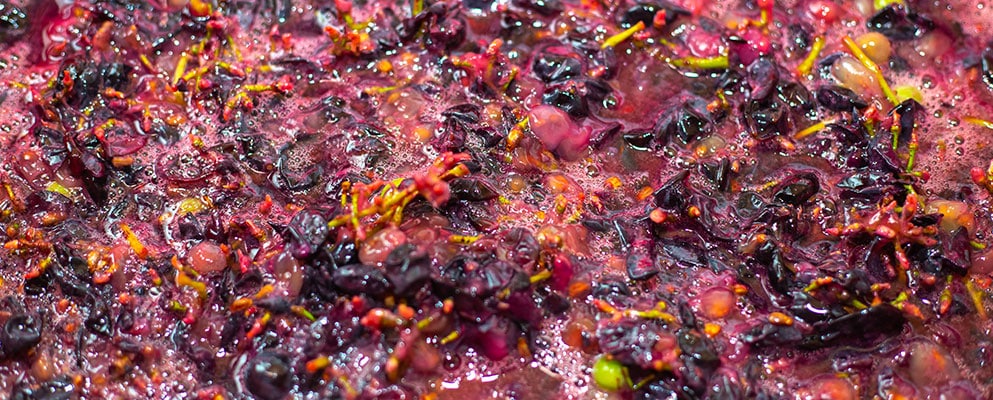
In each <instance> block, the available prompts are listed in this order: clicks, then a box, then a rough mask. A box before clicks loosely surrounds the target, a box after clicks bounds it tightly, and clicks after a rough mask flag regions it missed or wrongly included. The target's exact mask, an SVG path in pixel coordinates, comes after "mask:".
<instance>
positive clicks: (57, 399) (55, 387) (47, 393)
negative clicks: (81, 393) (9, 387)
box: [10, 377, 74, 400]
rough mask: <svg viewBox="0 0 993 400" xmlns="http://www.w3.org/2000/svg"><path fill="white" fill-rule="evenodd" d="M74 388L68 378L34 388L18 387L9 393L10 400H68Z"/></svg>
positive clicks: (61, 378)
mask: <svg viewBox="0 0 993 400" xmlns="http://www.w3.org/2000/svg"><path fill="white" fill-rule="evenodd" d="M73 389H74V386H73V384H72V381H71V380H70V378H69V377H57V378H54V379H52V380H49V381H46V382H43V383H42V384H40V385H38V386H37V387H35V388H31V387H18V388H15V389H14V391H13V393H11V397H10V399H11V400H69V399H72V398H73Z"/></svg>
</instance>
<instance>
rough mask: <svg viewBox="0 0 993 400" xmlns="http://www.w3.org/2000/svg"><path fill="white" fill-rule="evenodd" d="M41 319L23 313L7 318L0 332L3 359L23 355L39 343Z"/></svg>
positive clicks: (0, 348) (0, 347)
mask: <svg viewBox="0 0 993 400" xmlns="http://www.w3.org/2000/svg"><path fill="white" fill-rule="evenodd" d="M41 333H42V320H41V318H39V317H37V316H34V315H31V314H25V313H16V314H14V315H11V316H10V318H7V322H5V323H4V324H3V331H2V332H0V351H2V355H3V357H5V358H9V357H14V356H18V355H21V354H24V353H25V352H26V351H28V350H30V349H31V348H33V347H35V346H37V345H38V343H40V342H41Z"/></svg>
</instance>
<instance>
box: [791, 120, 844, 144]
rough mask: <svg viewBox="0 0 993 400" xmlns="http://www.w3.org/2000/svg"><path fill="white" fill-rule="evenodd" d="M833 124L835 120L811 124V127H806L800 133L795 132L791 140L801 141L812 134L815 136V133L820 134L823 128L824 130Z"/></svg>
mask: <svg viewBox="0 0 993 400" xmlns="http://www.w3.org/2000/svg"><path fill="white" fill-rule="evenodd" d="M834 122H835V120H833V119H828V120H824V121H821V122H818V123H816V124H813V125H811V126H808V127H807V128H805V129H804V130H802V131H800V132H797V133H796V135H794V136H793V138H794V139H797V140H800V139H803V138H805V137H807V136H810V135H813V134H815V133H817V132H820V131H821V130H823V129H824V128H826V127H827V126H828V125H829V124H833V123H834Z"/></svg>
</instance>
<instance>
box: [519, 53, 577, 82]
mask: <svg viewBox="0 0 993 400" xmlns="http://www.w3.org/2000/svg"><path fill="white" fill-rule="evenodd" d="M552 50H553V49H545V50H544V51H543V52H542V53H540V54H539V55H538V56H537V57H535V60H534V64H533V65H532V67H531V70H532V71H534V73H535V75H537V76H538V79H541V80H542V81H543V82H545V83H552V82H559V81H564V80H568V79H572V78H574V77H577V76H580V75H581V74H582V73H583V62H582V61H581V60H580V59H579V58H577V57H574V56H571V55H569V54H557V53H556V52H553V51H552Z"/></svg>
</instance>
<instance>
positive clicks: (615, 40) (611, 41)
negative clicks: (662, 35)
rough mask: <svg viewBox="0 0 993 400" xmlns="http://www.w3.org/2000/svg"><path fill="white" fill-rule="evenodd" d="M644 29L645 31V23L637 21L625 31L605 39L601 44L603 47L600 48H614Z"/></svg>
mask: <svg viewBox="0 0 993 400" xmlns="http://www.w3.org/2000/svg"><path fill="white" fill-rule="evenodd" d="M644 29H645V23H644V22H643V21H638V23H637V24H634V26H632V27H630V28H628V29H625V30H624V32H621V33H618V34H616V35H614V36H611V37H609V38H607V40H605V41H604V42H603V45H601V46H600V48H601V49H606V48H608V47H616V46H617V45H619V44H621V43H623V42H624V41H625V40H628V38H630V37H631V36H633V35H634V34H635V33H638V32H640V31H642V30H644Z"/></svg>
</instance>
